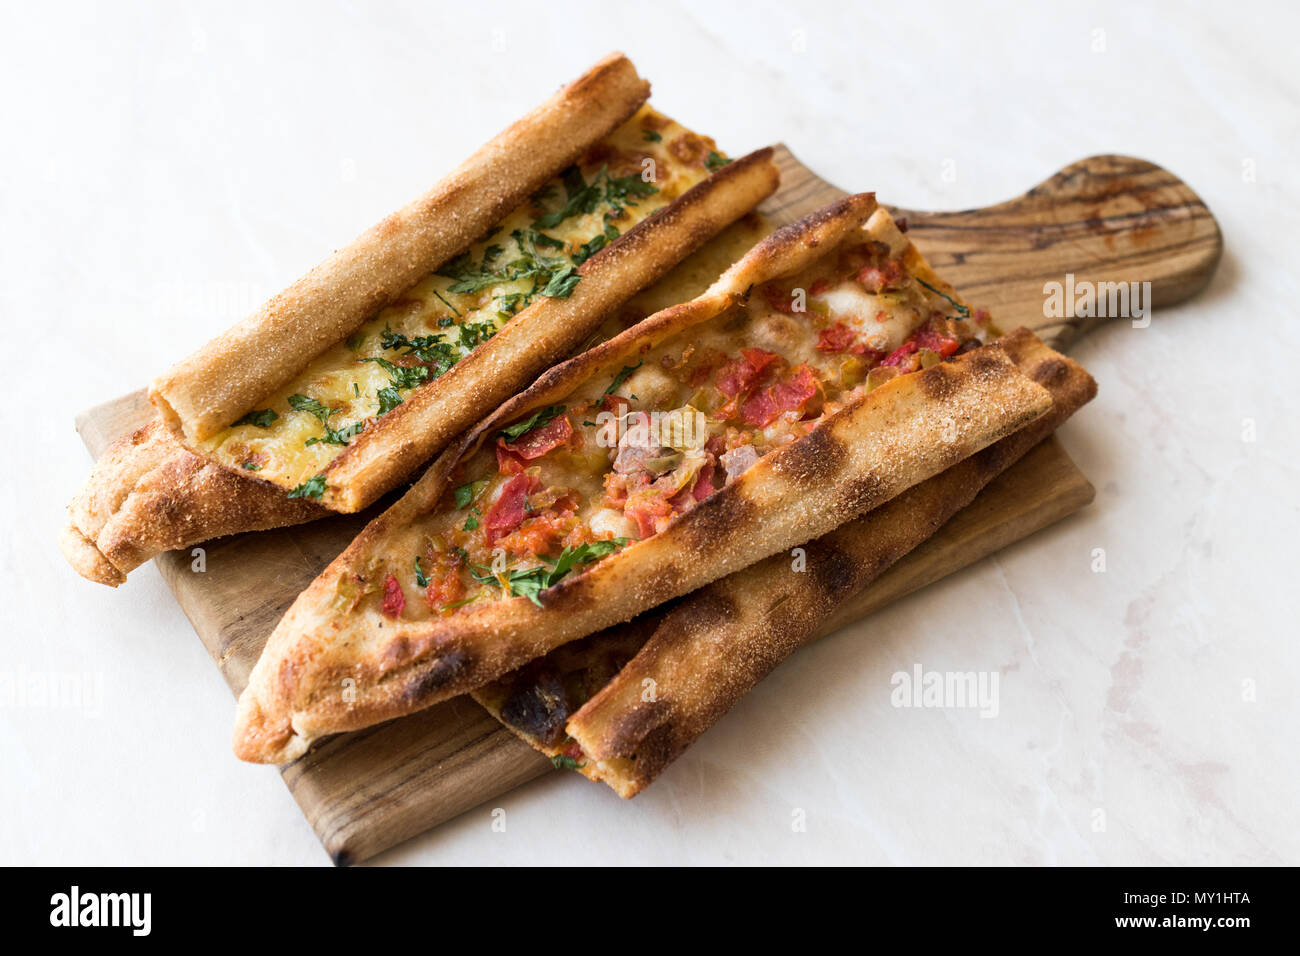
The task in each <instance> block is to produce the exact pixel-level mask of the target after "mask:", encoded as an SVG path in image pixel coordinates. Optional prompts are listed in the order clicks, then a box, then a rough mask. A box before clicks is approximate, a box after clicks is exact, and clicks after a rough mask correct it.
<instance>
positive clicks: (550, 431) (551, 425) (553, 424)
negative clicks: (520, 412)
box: [498, 415, 573, 461]
mask: <svg viewBox="0 0 1300 956" xmlns="http://www.w3.org/2000/svg"><path fill="white" fill-rule="evenodd" d="M572 437H573V425H572V424H570V422H569V416H568V415H560V416H558V417H556V418H553V419H552V420H551V421H549V422H547V423H546V424H545V425H542V426H541V427H540V428H534V429H533V430H532V431H529V432H525V433H524V434H523V435H520V436H519V438H517V439H515V440H514V441H512V442H501V445H500V446H499V447H502V448H505V449H506V450H507V451H509V452H510V453H511V454H513V455H517V456H518V457H520V458H522V459H523V460H524V461H532V460H533V459H534V458H541V457H542V456H543V455H545V454H546V453H547V452H548V451H551V450H552V449H554V448H559V447H560V446H561V445H565V444H568V442H569V439H571V438H572ZM498 461H500V458H499V457H498Z"/></svg>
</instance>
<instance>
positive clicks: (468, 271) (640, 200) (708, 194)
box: [61, 55, 779, 585]
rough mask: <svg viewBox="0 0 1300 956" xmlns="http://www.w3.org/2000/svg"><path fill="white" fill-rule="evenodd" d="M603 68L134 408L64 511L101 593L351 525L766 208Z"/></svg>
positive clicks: (761, 184) (641, 91)
mask: <svg viewBox="0 0 1300 956" xmlns="http://www.w3.org/2000/svg"><path fill="white" fill-rule="evenodd" d="M648 95H649V84H648V83H646V82H645V81H644V80H642V79H641V78H640V77H639V76H638V75H637V73H636V70H635V68H634V67H633V66H632V64H631V62H630V61H628V60H627V58H625V57H623V56H620V55H614V56H611V57H609V58H607V59H606V60H604V61H602V62H601V63H599V64H597V66H596V67H594V68H593V69H592V70H590V71H589V72H588V73H587V74H586V75H584V76H583V77H581V78H580V79H578V80H577V81H575V82H574V83H572V84H570V85H569V86H567V87H565V88H564V89H562V90H561V91H560V92H559V93H557V94H556V95H555V96H553V97H552V98H551V99H550V100H548V101H547V102H546V103H544V104H543V105H542V106H541V107H539V108H538V109H537V110H535V111H534V112H532V113H531V114H529V115H528V116H526V117H524V118H523V119H521V120H520V121H518V122H517V123H515V124H514V125H512V126H511V127H509V128H508V129H507V130H505V131H504V132H502V133H501V134H500V135H498V136H497V137H496V138H495V139H493V140H492V141H491V142H489V143H488V144H487V145H485V146H484V147H483V148H481V149H480V150H479V151H478V152H476V153H475V154H474V155H473V156H472V157H470V159H468V160H467V161H466V162H465V163H464V164H463V165H461V166H460V168H458V169H457V170H455V171H454V172H453V173H452V174H451V175H449V176H448V177H447V178H445V179H444V180H443V181H442V182H440V183H439V184H438V185H437V186H435V187H434V188H433V189H432V190H430V191H429V192H428V193H426V194H425V195H423V196H421V197H420V198H419V199H417V200H416V201H415V202H413V203H411V204H410V205H408V206H406V207H405V208H403V209H401V210H399V211H398V212H396V213H394V214H393V215H391V216H389V217H388V218H387V219H385V220H384V221H383V222H381V223H379V224H378V225H377V226H375V227H374V228H372V229H371V230H369V231H368V232H366V233H364V234H363V235H362V236H360V237H359V238H357V239H356V240H355V241H353V242H352V243H351V244H349V245H347V246H346V247H344V248H343V249H340V250H339V251H338V252H336V253H334V254H333V255H332V256H330V257H329V258H328V259H327V260H325V262H323V263H321V264H320V265H319V266H317V267H316V268H315V269H313V270H312V271H311V272H310V273H308V274H307V275H306V276H304V277H303V278H301V279H300V280H298V281H297V282H296V283H294V284H293V285H292V286H290V287H289V288H288V289H286V290H285V291H284V292H282V293H280V294H279V295H277V296H276V297H275V298H273V299H272V300H270V301H269V302H268V303H266V305H265V306H263V307H262V308H261V309H259V310H258V311H257V312H256V313H254V314H253V315H251V316H249V317H248V318H247V319H245V320H244V321H243V322H241V323H240V324H238V325H236V326H235V327H233V328H231V329H230V330H228V331H227V332H225V333H224V334H222V335H220V336H219V337H217V338H216V339H214V340H213V341H212V342H209V343H208V344H207V345H206V346H204V347H203V348H201V349H199V350H198V351H197V352H195V353H194V354H193V355H191V356H190V357H189V358H187V359H185V360H184V361H182V362H181V363H179V364H178V365H177V366H175V367H174V368H173V369H172V370H171V371H169V372H167V373H166V374H165V375H163V376H162V377H161V378H159V379H158V380H157V381H156V382H154V384H153V386H152V387H151V389H150V398H151V400H152V401H153V403H154V405H155V406H156V407H157V409H158V413H159V419H158V420H157V421H155V422H153V423H150V424H149V425H147V426H145V427H144V428H142V429H140V430H138V431H137V432H135V433H134V434H132V435H129V436H126V437H124V438H123V439H121V440H120V441H119V442H117V443H116V444H115V445H114V446H113V447H112V448H111V449H110V450H109V451H108V452H107V453H106V454H105V456H104V457H103V459H102V460H101V462H100V463H99V465H98V466H97V467H96V469H95V471H94V472H93V473H92V474H91V477H90V479H89V480H88V481H87V483H86V486H85V488H84V489H83V490H82V492H81V493H80V494H79V495H78V496H77V498H76V499H75V500H74V501H73V502H72V504H71V506H70V508H69V512H70V513H69V521H68V524H67V526H66V528H65V529H64V532H63V536H62V542H61V543H62V546H63V551H64V554H65V556H66V557H67V558H68V560H69V562H70V563H71V564H72V565H73V567H74V568H76V570H77V571H78V572H79V573H81V574H82V575H83V576H85V577H87V578H89V579H91V580H93V581H98V582H100V583H103V584H109V585H117V584H120V583H121V582H122V581H124V580H125V579H126V575H127V573H128V572H130V571H131V570H132V569H133V568H135V567H136V566H138V565H139V564H141V563H143V562H144V561H146V560H148V559H149V558H151V557H153V556H155V555H157V554H159V553H161V552H162V551H166V550H170V549H174V548H181V547H187V546H189V545H191V544H195V543H198V542H200V541H205V540H207V539H209V538H213V537H217V536H220V535H227V534H234V533H237V532H241V531H252V530H262V529H266V528H273V527H280V526H284V525H289V524H295V523H299V522H302V521H310V520H313V519H315V518H319V517H322V516H324V515H326V514H329V513H331V511H336V512H352V511H357V510H360V509H362V508H364V507H366V506H367V505H369V504H370V503H371V502H373V501H374V500H375V499H376V498H378V497H379V496H380V495H382V494H384V493H385V492H387V491H390V490H392V489H394V488H396V487H399V486H400V485H401V484H403V483H404V482H405V481H406V480H408V479H409V478H410V477H411V476H412V474H413V473H414V472H415V471H416V470H418V468H419V466H420V465H422V464H424V463H426V462H427V461H428V460H429V459H431V458H432V457H433V456H434V455H435V454H437V452H439V451H440V450H441V449H442V448H443V447H444V446H445V445H446V444H447V442H448V441H450V440H451V439H452V438H453V437H454V436H455V435H457V434H458V433H460V432H461V431H463V430H465V429H466V428H468V427H469V426H471V425H472V424H474V423H475V422H476V421H478V420H479V419H480V418H482V417H483V416H484V415H486V414H488V413H489V412H490V411H492V409H494V408H495V407H496V406H497V405H499V404H500V403H501V402H502V401H503V400H505V399H506V398H508V397H509V396H510V395H512V394H514V393H516V392H518V391H519V390H520V389H522V388H524V387H525V386H527V385H528V384H529V383H530V382H531V381H532V380H533V379H534V378H535V377H536V376H537V374H538V373H539V372H541V371H542V370H543V369H545V368H547V367H548V366H550V365H553V364H554V363H555V362H556V361H558V360H560V359H562V358H565V357H567V356H568V355H570V354H572V353H573V352H574V351H575V350H577V349H579V348H580V347H582V346H583V345H585V344H587V343H588V342H589V341H590V339H591V337H592V336H593V334H594V333H595V332H596V330H597V329H598V328H599V326H600V325H601V323H602V322H603V321H604V319H605V318H606V316H607V315H608V314H609V313H610V312H611V311H614V310H617V309H618V308H619V307H620V306H621V305H622V304H623V303H624V302H626V301H627V300H628V299H629V298H630V297H631V296H632V295H634V294H635V293H636V292H637V291H638V290H640V289H642V288H643V287H645V286H646V285H648V284H650V283H652V282H654V281H656V280H657V279H659V278H660V277H661V276H662V275H663V274H664V273H665V272H667V271H668V270H669V269H670V268H671V267H672V266H673V265H674V264H675V263H677V262H678V261H679V260H680V259H681V258H683V257H684V256H686V255H687V254H688V253H690V252H691V251H692V250H693V249H695V248H697V247H698V246H699V245H701V244H702V243H703V242H705V241H706V240H708V239H709V238H710V237H711V236H713V235H714V234H716V233H717V232H718V231H719V230H720V229H722V228H723V227H724V226H726V225H727V224H728V223H731V222H733V221H735V220H736V219H738V218H739V217H741V216H743V215H744V214H745V213H747V212H748V211H749V210H751V209H753V208H754V207H755V206H756V205H757V204H758V203H759V202H761V201H762V200H763V199H764V198H766V197H767V196H768V195H770V194H771V193H772V192H773V191H774V190H775V189H776V186H777V183H778V179H779V176H778V173H777V170H776V167H775V166H774V165H773V163H772V161H771V151H770V150H768V149H763V150H759V151H757V152H755V153H751V154H750V155H748V156H745V157H743V158H740V159H738V160H736V161H734V162H730V161H728V160H727V159H726V157H724V156H723V155H722V154H720V153H719V152H718V150H717V148H716V146H715V144H714V143H713V141H712V140H711V139H709V138H707V137H704V136H700V135H698V134H696V133H693V132H691V131H690V130H687V129H685V128H683V127H682V126H680V125H679V124H677V123H675V122H673V121H672V120H670V119H668V118H667V117H665V116H663V115H661V114H659V113H657V112H656V111H655V110H653V109H652V108H650V107H649V106H646V105H645V101H646V98H647V96H648Z"/></svg>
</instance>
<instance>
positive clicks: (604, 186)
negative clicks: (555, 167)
mask: <svg viewBox="0 0 1300 956" xmlns="http://www.w3.org/2000/svg"><path fill="white" fill-rule="evenodd" d="M560 179H561V181H562V182H563V183H564V192H565V200H564V205H563V206H561V207H560V208H559V209H556V210H554V211H552V212H548V213H544V214H542V215H541V216H538V217H537V219H535V220H534V221H533V227H534V228H535V229H554V228H555V227H556V226H558V225H559V224H560V223H562V222H564V220H566V219H569V218H571V217H573V216H585V215H588V214H590V213H593V212H595V211H596V209H597V207H598V206H599V205H600V204H601V203H602V202H604V203H605V204H606V205H607V206H609V212H607V213H605V218H606V219H610V218H617V217H618V216H621V215H622V214H623V211H624V207H625V206H635V205H636V200H637V199H644V198H645V197H646V196H653V195H654V194H655V193H657V192H658V191H659V190H658V189H657V188H656V187H655V186H654V185H653V184H651V183H648V182H646V181H645V180H643V179H642V178H641V177H640V176H638V175H636V174H633V175H631V176H611V175H610V174H609V167H608V166H602V167H601V168H600V172H598V173H596V175H595V176H594V177H592V180H591V182H587V181H586V180H585V179H583V177H582V170H580V169H579V168H578V167H577V166H570V167H569V168H568V169H566V170H565V171H564V172H563V173H562V174H561V176H560Z"/></svg>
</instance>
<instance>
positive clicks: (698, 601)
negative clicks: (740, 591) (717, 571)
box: [651, 587, 736, 641]
mask: <svg viewBox="0 0 1300 956" xmlns="http://www.w3.org/2000/svg"><path fill="white" fill-rule="evenodd" d="M683 610H686V611H689V614H687V616H686V619H685V620H682V619H681V614H682V613H683ZM735 614H736V603H735V602H734V601H733V600H732V599H731V598H730V597H728V596H727V595H726V594H725V593H724V592H723V591H722V590H721V589H720V588H717V587H704V588H702V589H700V590H699V591H696V592H695V593H694V594H692V595H691V596H690V600H689V602H687V603H686V604H685V605H684V606H683V608H682V609H679V610H678V611H676V612H674V613H673V614H670V615H669V616H668V617H667V618H665V619H664V621H663V623H662V624H661V625H660V626H659V627H660V630H659V631H656V634H660V633H662V634H663V636H664V639H666V640H669V641H671V640H673V639H674V632H675V631H681V630H691V631H698V630H711V629H713V628H714V627H716V626H718V625H721V624H722V623H724V622H725V621H727V620H729V619H730V618H732V617H734V616H735ZM651 640H654V638H651Z"/></svg>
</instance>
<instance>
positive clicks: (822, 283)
mask: <svg viewBox="0 0 1300 956" xmlns="http://www.w3.org/2000/svg"><path fill="white" fill-rule="evenodd" d="M830 287H831V283H830V280H829V279H818V280H817V281H816V282H814V283H813V284H812V285H811V286H809V287H808V294H809V295H821V294H822V293H823V292H825V291H827V290H828V289H830Z"/></svg>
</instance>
